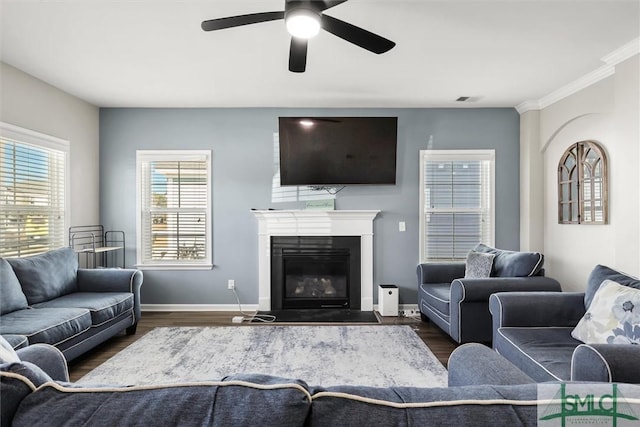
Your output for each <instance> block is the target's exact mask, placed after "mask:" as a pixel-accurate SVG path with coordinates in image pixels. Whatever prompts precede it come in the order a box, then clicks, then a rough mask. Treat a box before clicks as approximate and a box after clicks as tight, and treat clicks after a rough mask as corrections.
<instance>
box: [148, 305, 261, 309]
mask: <svg viewBox="0 0 640 427" xmlns="http://www.w3.org/2000/svg"><path fill="white" fill-rule="evenodd" d="M140 308H141V309H142V311H239V310H238V304H142V305H141V306H140ZM257 309H258V304H242V310H243V311H256V310H257Z"/></svg>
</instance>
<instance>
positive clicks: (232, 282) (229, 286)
mask: <svg viewBox="0 0 640 427" xmlns="http://www.w3.org/2000/svg"><path fill="white" fill-rule="evenodd" d="M235 288H236V281H235V280H233V279H229V281H228V282H227V289H229V290H233V289H235Z"/></svg>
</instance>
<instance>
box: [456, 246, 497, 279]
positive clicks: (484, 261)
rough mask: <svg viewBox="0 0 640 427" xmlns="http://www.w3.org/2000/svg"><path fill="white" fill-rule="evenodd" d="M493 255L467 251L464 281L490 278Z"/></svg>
mask: <svg viewBox="0 0 640 427" xmlns="http://www.w3.org/2000/svg"><path fill="white" fill-rule="evenodd" d="M495 257H496V256H495V255H494V254H487V253H483V252H474V251H469V253H468V254H467V263H466V264H465V270H464V277H465V279H479V278H483V277H489V276H491V268H492V267H493V259H494V258H495Z"/></svg>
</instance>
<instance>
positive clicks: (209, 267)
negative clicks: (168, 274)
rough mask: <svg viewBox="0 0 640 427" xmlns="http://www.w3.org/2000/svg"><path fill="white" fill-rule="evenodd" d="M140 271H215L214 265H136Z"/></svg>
mask: <svg viewBox="0 0 640 427" xmlns="http://www.w3.org/2000/svg"><path fill="white" fill-rule="evenodd" d="M134 267H135V268H137V269H138V270H213V264H136V265H134Z"/></svg>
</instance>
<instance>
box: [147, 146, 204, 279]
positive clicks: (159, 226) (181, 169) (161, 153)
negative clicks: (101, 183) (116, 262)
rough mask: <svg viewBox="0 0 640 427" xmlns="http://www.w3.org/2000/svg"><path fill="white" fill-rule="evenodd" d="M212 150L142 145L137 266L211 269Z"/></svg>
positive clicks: (156, 268)
mask: <svg viewBox="0 0 640 427" xmlns="http://www.w3.org/2000/svg"><path fill="white" fill-rule="evenodd" d="M211 176H212V173H211V151H210V150H137V151H136V188H137V197H136V228H137V233H136V234H137V250H136V260H137V263H136V267H137V268H140V269H152V270H210V269H211V268H213V261H212V234H213V232H212V226H211V224H212V218H211V217H212V209H211V191H212V184H211Z"/></svg>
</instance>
